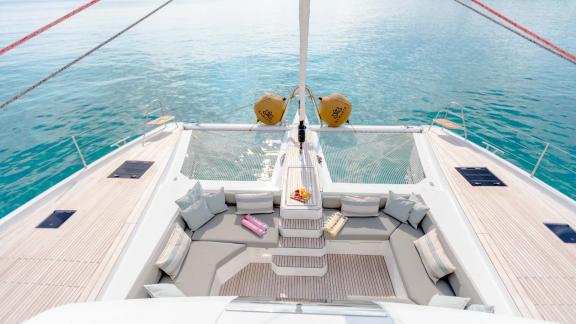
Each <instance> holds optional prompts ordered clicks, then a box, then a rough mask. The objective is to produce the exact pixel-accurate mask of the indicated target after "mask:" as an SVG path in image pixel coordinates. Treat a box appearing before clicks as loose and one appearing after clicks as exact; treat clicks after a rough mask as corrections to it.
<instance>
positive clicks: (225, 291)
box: [220, 254, 395, 302]
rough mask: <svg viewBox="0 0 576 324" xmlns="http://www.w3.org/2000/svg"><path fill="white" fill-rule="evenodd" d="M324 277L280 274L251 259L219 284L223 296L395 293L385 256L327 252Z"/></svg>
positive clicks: (319, 297) (321, 297) (316, 297)
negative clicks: (326, 265)
mask: <svg viewBox="0 0 576 324" xmlns="http://www.w3.org/2000/svg"><path fill="white" fill-rule="evenodd" d="M326 258H327V260H328V272H327V273H326V275H324V276H322V277H305V276H279V275H277V274H275V273H274V271H272V269H271V267H270V264H268V263H250V264H249V265H248V266H246V267H245V268H244V269H242V270H240V272H238V273H236V274H235V275H234V276H233V277H232V278H230V279H228V281H226V282H225V283H224V284H223V285H222V287H221V288H220V295H221V296H249V297H267V298H272V299H279V300H282V299H287V300H310V301H324V302H325V301H333V300H347V299H348V297H349V296H377V297H384V296H390V297H392V296H395V292H394V288H393V286H392V281H391V279H390V275H389V274H388V270H387V267H386V262H385V260H384V257H383V256H377V255H349V254H328V255H326Z"/></svg>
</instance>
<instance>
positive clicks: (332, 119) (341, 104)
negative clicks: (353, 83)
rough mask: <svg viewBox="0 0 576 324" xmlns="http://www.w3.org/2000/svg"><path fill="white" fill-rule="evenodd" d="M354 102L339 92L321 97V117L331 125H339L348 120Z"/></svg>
mask: <svg viewBox="0 0 576 324" xmlns="http://www.w3.org/2000/svg"><path fill="white" fill-rule="evenodd" d="M351 113H352V103H351V102H350V100H348V98H346V97H344V96H343V95H341V94H339V93H333V94H331V95H329V96H325V97H322V98H320V112H319V115H320V119H321V120H322V121H323V122H325V123H326V124H327V125H328V126H329V127H338V126H340V125H342V124H344V123H345V122H347V121H348V118H349V117H350V114H351Z"/></svg>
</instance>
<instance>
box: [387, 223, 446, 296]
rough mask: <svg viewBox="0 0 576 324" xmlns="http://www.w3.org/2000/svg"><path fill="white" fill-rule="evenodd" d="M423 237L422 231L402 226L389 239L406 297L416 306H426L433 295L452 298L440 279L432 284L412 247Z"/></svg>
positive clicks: (416, 251)
mask: <svg viewBox="0 0 576 324" xmlns="http://www.w3.org/2000/svg"><path fill="white" fill-rule="evenodd" d="M423 235H424V232H423V231H422V230H420V229H414V228H413V227H411V226H410V225H406V224H402V225H400V227H398V229H396V231H394V233H393V234H392V236H391V237H390V247H391V248H392V252H393V253H394V258H395V259H396V265H397V266H398V270H400V274H401V276H402V281H403V282H404V286H405V288H406V293H407V294H408V297H410V299H412V300H413V301H414V302H416V303H417V304H420V305H427V304H428V302H429V301H430V298H432V296H434V295H435V294H442V295H446V296H454V292H453V291H452V288H450V285H449V284H448V282H446V281H445V280H443V279H441V280H439V281H438V282H437V283H436V284H434V282H432V280H430V277H428V274H427V273H426V269H425V268H424V265H423V264H422V261H421V260H420V255H418V250H416V247H415V246H414V240H416V239H418V238H419V237H421V236H423Z"/></svg>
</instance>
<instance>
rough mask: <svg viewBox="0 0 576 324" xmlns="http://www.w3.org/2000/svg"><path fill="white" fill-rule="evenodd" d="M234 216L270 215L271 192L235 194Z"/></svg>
mask: <svg viewBox="0 0 576 324" xmlns="http://www.w3.org/2000/svg"><path fill="white" fill-rule="evenodd" d="M236 208H237V211H236V214H239V215H242V214H272V213H273V212H274V198H273V196H272V193H271V192H265V193H256V194H236Z"/></svg>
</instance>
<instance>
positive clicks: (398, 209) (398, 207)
mask: <svg viewBox="0 0 576 324" xmlns="http://www.w3.org/2000/svg"><path fill="white" fill-rule="evenodd" d="M414 204H415V202H413V201H411V200H408V199H406V198H402V197H400V196H398V195H397V194H395V193H393V192H392V191H389V192H388V200H386V207H384V212H385V213H386V214H388V215H390V216H392V217H394V218H396V219H397V220H399V221H401V222H402V223H406V222H407V221H408V217H410V211H411V210H412V207H414Z"/></svg>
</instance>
